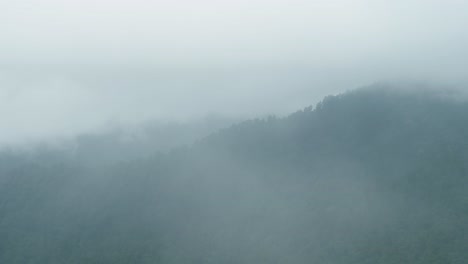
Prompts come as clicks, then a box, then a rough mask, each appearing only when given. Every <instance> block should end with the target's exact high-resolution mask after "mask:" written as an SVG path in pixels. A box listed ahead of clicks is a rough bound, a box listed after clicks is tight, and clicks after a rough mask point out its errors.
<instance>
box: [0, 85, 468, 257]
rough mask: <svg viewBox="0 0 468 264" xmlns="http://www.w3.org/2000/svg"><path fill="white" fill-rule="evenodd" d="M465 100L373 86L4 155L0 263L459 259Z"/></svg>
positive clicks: (466, 201)
mask: <svg viewBox="0 0 468 264" xmlns="http://www.w3.org/2000/svg"><path fill="white" fill-rule="evenodd" d="M467 113H468V103H467V101H465V100H463V98H462V96H461V95H460V94H458V93H454V92H449V91H440V90H425V89H420V90H418V89H416V90H412V89H410V90H407V89H394V88H391V87H368V88H363V89H358V90H354V91H350V92H346V93H343V94H340V95H336V96H328V97H326V98H324V99H323V101H322V102H320V103H319V104H317V105H316V106H315V107H307V108H305V109H303V110H301V111H298V112H296V113H293V114H291V115H289V116H287V117H284V118H278V117H269V118H265V119H256V120H249V121H245V122H242V123H239V124H237V125H233V126H231V127H229V128H225V129H221V130H219V131H218V132H216V133H213V134H211V135H209V136H207V137H205V138H203V139H201V140H198V141H197V142H194V143H193V144H192V145H190V146H186V147H178V148H175V149H173V150H172V151H169V152H166V153H162V152H156V151H155V152H154V153H153V154H151V155H146V156H145V157H139V158H138V159H131V160H130V159H129V160H120V161H118V162H115V163H112V164H109V163H106V164H103V165H102V166H96V164H95V163H93V162H90V163H87V162H83V159H80V161H79V162H78V161H77V160H75V159H74V158H61V157H64V156H67V155H65V154H61V153H48V154H47V155H46V154H43V155H44V156H41V155H39V157H35V158H33V159H31V158H28V157H25V156H24V155H23V154H21V155H19V154H15V153H8V152H5V153H4V154H2V155H1V157H0V263H12V264H15V263H163V264H165V263H171V264H172V263H330V264H338V263H340V264H341V263H348V264H349V263H359V264H363V263H364V264H365V263H369V264H370V263H372V264H375V263H381V264H390V263H392V264H393V263H412V264H414V263H415V264H419V263H421V264H422V263H424V264H433V263H465V262H466V259H468V251H467V250H466V245H468V211H467V208H468V162H467V160H468V148H467V145H466V144H467V142H468V115H467ZM102 140H104V139H102ZM101 146H102V145H101ZM112 152H113V150H112V148H110V149H109V150H108V152H106V150H105V148H104V149H103V148H100V154H99V155H113V153H112ZM67 157H68V156H67ZM85 160H86V159H85Z"/></svg>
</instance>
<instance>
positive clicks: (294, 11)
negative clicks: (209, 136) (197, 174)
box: [0, 0, 468, 143]
mask: <svg viewBox="0 0 468 264" xmlns="http://www.w3.org/2000/svg"><path fill="white" fill-rule="evenodd" d="M467 47H468V2H467V1H462V0H460V1H455V0H444V1H442V0H440V1H433V0H393V1H388V0H336V1H334V0H315V1H314V0H308V1H299V0H281V1H279V0H277V1H275V0H229V1H228V0H218V1H215V0H172V1H161V0H153V1H149V0H0V131H2V132H1V134H0V143H3V142H15V141H21V140H33V139H39V138H45V137H53V136H57V135H72V134H74V133H79V132H83V131H89V130H92V129H95V128H97V127H101V126H103V125H105V124H108V123H109V122H111V123H112V122H122V123H126V122H140V121H144V120H146V119H151V118H155V119H164V120H168V119H169V120H170V119H177V120H184V119H191V118H199V117H202V116H205V115H207V114H218V115H221V116H230V117H254V116H263V115H266V114H285V113H288V112H291V111H294V110H297V109H300V108H303V107H305V106H307V105H310V104H314V103H316V102H317V101H318V100H320V99H321V98H322V97H323V96H324V95H327V94H330V93H337V92H341V91H345V90H348V89H353V88H356V87H359V86H363V85H368V84H371V83H373V82H378V81H386V80H412V81H429V82H440V83H444V84H450V85H453V84H455V85H461V86H462V85H463V83H465V81H466V79H467V78H468V74H467V69H468V67H467V66H468V65H467V64H468V48H467Z"/></svg>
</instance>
